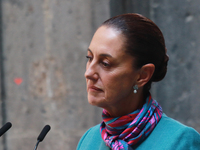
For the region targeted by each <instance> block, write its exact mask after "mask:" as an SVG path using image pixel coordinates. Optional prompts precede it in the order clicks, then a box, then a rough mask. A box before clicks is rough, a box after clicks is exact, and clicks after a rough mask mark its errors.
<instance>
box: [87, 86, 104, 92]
mask: <svg viewBox="0 0 200 150" xmlns="http://www.w3.org/2000/svg"><path fill="white" fill-rule="evenodd" d="M88 89H89V90H92V91H97V92H102V91H103V90H102V89H100V88H98V87H96V86H89V87H88Z"/></svg>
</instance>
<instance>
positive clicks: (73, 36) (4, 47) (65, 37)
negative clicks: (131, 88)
mask: <svg viewBox="0 0 200 150" xmlns="http://www.w3.org/2000/svg"><path fill="white" fill-rule="evenodd" d="M199 4H200V2H199V1H198V0H177V1H173V0H140V1H138V0H110V1H108V0H37V1H35V0H2V1H0V63H1V64H0V85H1V86H0V102H1V108H0V109H1V111H0V115H1V117H0V121H1V122H2V123H1V125H3V124H5V123H6V122H7V121H10V122H12V124H13V127H12V128H11V129H10V130H9V131H8V132H7V133H6V134H5V135H3V136H2V137H1V139H0V141H1V144H0V149H2V150H15V149H21V150H25V149H31V148H32V149H33V148H34V145H35V143H36V138H37V136H38V134H39V133H40V131H41V129H42V128H43V127H44V125H46V124H49V125H50V126H51V128H52V129H51V131H50V132H49V133H48V135H47V137H46V138H45V140H44V141H43V142H42V143H41V144H40V145H39V148H40V149H44V150H51V149H65V150H72V149H75V148H76V145H77V143H78V140H79V139H80V137H81V136H82V134H83V133H84V132H85V131H86V130H87V129H88V128H89V127H91V126H93V125H95V124H97V123H100V122H101V109H98V108H96V107H93V106H90V105H89V104H88V103H87V96H86V89H85V79H84V71H85V64H86V59H85V55H86V51H87V47H88V45H89V43H90V40H91V38H92V35H93V33H94V32H95V30H96V28H97V27H98V26H99V25H100V24H101V23H102V22H103V21H104V20H106V19H108V18H109V17H110V16H114V15H118V14H122V13H129V12H135V13H141V14H143V15H145V16H147V17H148V18H150V19H152V20H153V21H154V22H155V23H156V24H157V25H158V26H159V27H160V29H161V30H162V32H163V34H164V36H165V39H166V46H167V49H168V54H169V56H170V61H169V67H168V73H167V76H166V78H165V79H164V80H163V81H161V82H160V83H155V84H154V85H153V87H152V94H153V96H154V97H155V98H156V99H157V100H158V101H159V103H161V105H162V107H163V109H164V112H165V113H166V114H167V115H168V116H170V117H173V118H175V119H177V120H179V121H181V122H183V123H184V124H187V125H189V126H192V127H194V128H195V129H197V130H198V131H200V109H199V107H200V100H199V96H200V95H199V93H200V92H199V91H200V88H199V86H198V85H199V83H200V77H199V74H200V69H199V66H200V61H199V59H198V57H199V56H200V48H199V47H200V43H199V41H200V33H199V32H200V31H199V26H200V13H199V11H200V9H199V8H198V6H199Z"/></svg>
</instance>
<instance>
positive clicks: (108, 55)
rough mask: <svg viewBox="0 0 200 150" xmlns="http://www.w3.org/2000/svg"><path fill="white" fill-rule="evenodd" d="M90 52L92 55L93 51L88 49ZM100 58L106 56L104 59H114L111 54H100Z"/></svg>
mask: <svg viewBox="0 0 200 150" xmlns="http://www.w3.org/2000/svg"><path fill="white" fill-rule="evenodd" d="M88 51H89V52H90V53H92V51H91V50H90V49H89V48H88ZM100 56H104V57H111V58H112V56H111V55H110V54H100Z"/></svg>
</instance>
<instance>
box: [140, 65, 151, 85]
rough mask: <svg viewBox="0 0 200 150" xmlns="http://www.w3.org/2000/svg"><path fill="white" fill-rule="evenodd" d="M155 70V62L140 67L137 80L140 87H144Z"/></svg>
mask: <svg viewBox="0 0 200 150" xmlns="http://www.w3.org/2000/svg"><path fill="white" fill-rule="evenodd" d="M154 71H155V66H154V64H146V65H144V66H142V68H140V72H139V78H138V80H137V85H138V87H143V86H144V85H145V84H146V83H147V82H148V81H149V80H150V79H151V77H152V76H153V73H154Z"/></svg>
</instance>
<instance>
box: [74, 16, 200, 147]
mask: <svg viewBox="0 0 200 150" xmlns="http://www.w3.org/2000/svg"><path fill="white" fill-rule="evenodd" d="M87 58H88V62H87V66H86V72H85V77H86V82H87V92H88V102H89V103H90V104H91V105H94V106H98V107H101V108H103V113H102V117H103V122H102V123H101V124H99V125H97V126H95V127H92V128H91V129H89V130H88V131H87V132H86V133H85V134H84V135H83V137H82V138H81V140H80V142H79V144H78V147H77V150H109V149H112V150H128V149H137V150H147V149H148V150H171V149H173V150H174V149H175V150H184V149H185V150H189V149H192V150H197V149H200V135H199V134H198V133H197V132H196V131H195V130H194V129H192V128H190V127H187V126H184V125H182V124H181V123H179V122H177V121H175V120H173V119H171V118H169V117H167V116H166V115H165V114H164V113H163V112H162V108H161V106H160V105H159V104H158V103H157V102H156V101H155V100H154V99H153V98H152V97H151V94H150V92H149V90H150V88H151V83H152V82H157V81H160V80H162V79H163V78H164V76H165V74H166V71H167V62H168V56H167V54H166V48H165V42H164V37H163V35H162V33H161V31H160V30H159V28H158V27H157V26H156V25H155V24H154V23H153V22H152V21H151V20H149V19H147V18H146V17H144V16H142V15H139V14H124V15H119V16H116V17H113V18H111V19H109V20H107V21H105V22H104V23H103V24H102V25H101V26H100V27H99V28H98V29H97V31H96V33H95V34H94V36H93V39H92V41H91V43H90V46H89V48H88V54H87Z"/></svg>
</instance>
